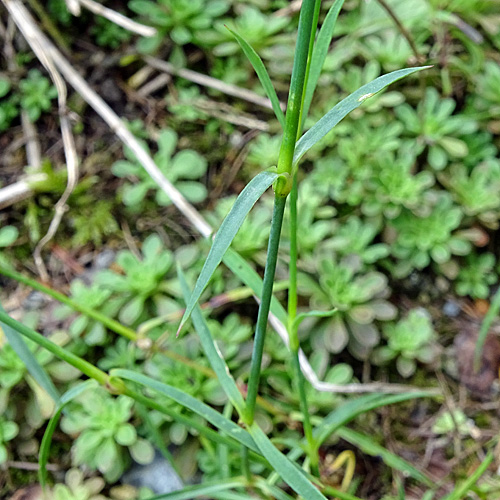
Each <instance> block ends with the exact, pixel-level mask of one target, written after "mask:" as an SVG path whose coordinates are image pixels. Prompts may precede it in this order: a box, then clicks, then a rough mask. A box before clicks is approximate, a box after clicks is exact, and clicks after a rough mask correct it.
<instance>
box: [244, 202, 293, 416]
mask: <svg viewBox="0 0 500 500" xmlns="http://www.w3.org/2000/svg"><path fill="white" fill-rule="evenodd" d="M285 204H286V197H284V196H278V195H276V196H275V198H274V209H273V218H272V220H271V234H270V235H269V244H268V247H267V260H266V267H265V270H264V279H263V283H262V296H261V301H260V305H259V313H258V315H257V326H256V330H255V339H254V345H253V353H252V364H251V366H250V379H249V382H248V390H247V399H246V408H245V419H244V420H245V423H246V424H247V425H252V423H253V419H254V414H255V401H256V399H257V391H258V388H259V379H260V368H261V364H262V353H263V351H264V340H265V337H266V329H267V319H268V316H269V308H270V306H271V297H272V294H273V283H274V274H275V271H276V262H277V260H278V248H279V244H280V236H281V226H282V225H283V213H284V212H285Z"/></svg>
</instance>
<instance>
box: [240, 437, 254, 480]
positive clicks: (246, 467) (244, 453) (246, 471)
mask: <svg viewBox="0 0 500 500" xmlns="http://www.w3.org/2000/svg"><path fill="white" fill-rule="evenodd" d="M241 472H242V474H243V476H244V477H245V479H246V480H247V482H248V484H251V483H252V474H251V472H250V462H249V460H248V448H247V447H246V446H243V445H241Z"/></svg>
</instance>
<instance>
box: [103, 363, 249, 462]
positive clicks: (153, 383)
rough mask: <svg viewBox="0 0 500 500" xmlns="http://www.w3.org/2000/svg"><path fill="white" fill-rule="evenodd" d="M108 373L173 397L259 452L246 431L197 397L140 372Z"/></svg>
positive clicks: (123, 370) (120, 370)
mask: <svg viewBox="0 0 500 500" xmlns="http://www.w3.org/2000/svg"><path fill="white" fill-rule="evenodd" d="M110 375H111V376H113V377H119V378H121V379H125V380H132V381H133V382H137V383H138V384H140V385H143V386H144V387H148V388H150V389H153V390H155V391H157V392H159V393H161V394H163V395H164V396H167V397H168V398H170V399H173V400H174V401H175V402H177V403H179V404H180V405H182V406H184V407H185V408H188V409H190V410H191V411H193V412H194V413H196V414H198V415H200V416H201V417H203V418H204V419H205V420H207V421H208V422H210V423H211V424H212V425H214V426H215V427H217V429H219V430H221V431H223V432H225V433H227V434H228V435H229V436H230V437H232V438H233V439H236V440H237V441H238V442H240V443H241V444H243V445H244V446H246V447H247V448H248V449H250V450H253V451H255V452H256V453H259V449H258V448H257V446H256V444H255V443H254V441H253V439H252V438H251V437H250V435H249V434H248V432H246V431H245V430H244V429H243V428H241V427H240V426H239V425H237V424H235V423H234V422H232V421H231V420H229V419H228V418H226V417H224V415H221V414H220V413H219V412H218V411H216V410H214V409H213V408H211V407H210V406H208V405H206V404H205V403H202V402H201V401H199V400H198V399H196V398H193V396H190V395H189V394H187V393H185V392H183V391H181V390H180V389H177V388H175V387H172V386H171V385H167V384H164V383H162V382H158V381H157V380H154V379H152V378H150V377H147V376H146V375H142V374H141V373H137V372H134V371H132V370H125V369H121V368H118V369H116V370H112V371H111V372H110Z"/></svg>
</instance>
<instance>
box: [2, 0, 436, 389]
mask: <svg viewBox="0 0 500 500" xmlns="http://www.w3.org/2000/svg"><path fill="white" fill-rule="evenodd" d="M2 2H3V3H4V4H5V5H6V6H7V8H8V9H9V12H11V15H13V17H14V16H15V19H16V18H17V21H16V23H17V22H21V23H23V22H24V23H27V24H30V25H31V27H32V29H34V30H38V28H37V27H36V26H35V23H34V20H33V18H32V17H31V15H30V14H29V12H28V11H27V10H26V9H25V8H24V6H23V5H22V4H20V3H19V0H2ZM13 6H14V7H15V8H14V9H13ZM38 31H39V30H38ZM39 37H43V38H44V40H45V44H46V45H47V47H48V49H49V52H50V54H51V57H52V59H53V61H54V63H55V65H56V66H57V67H58V69H59V71H60V72H61V73H62V74H63V75H64V76H65V78H66V80H67V81H68V82H69V83H70V84H71V85H72V86H73V87H74V89H75V90H76V91H77V92H78V93H79V94H80V95H81V96H82V97H83V98H84V99H85V100H86V101H87V103H88V104H89V105H90V106H92V108H94V110H95V111H96V112H97V113H98V114H99V115H100V116H101V117H102V118H103V120H104V121H105V122H106V123H107V124H108V125H109V127H110V128H111V129H112V130H113V131H114V132H115V133H116V135H118V137H119V138H120V139H121V140H122V142H123V143H124V144H126V145H127V146H128V147H129V148H130V149H131V150H132V151H133V152H134V154H135V155H136V157H137V159H138V161H139V162H140V163H141V165H142V166H143V167H144V169H145V170H146V171H147V172H148V174H149V175H150V176H151V177H152V179H153V180H154V181H155V182H156V183H157V184H158V185H159V187H160V188H161V189H162V190H163V191H165V193H166V194H167V196H169V197H170V199H171V200H172V202H173V203H174V205H175V206H176V207H177V208H178V209H179V210H180V211H181V212H182V213H183V214H184V215H185V217H186V218H187V219H188V220H189V221H190V222H191V223H192V224H193V226H194V227H195V228H196V229H197V230H198V231H199V233H200V234H201V235H202V236H204V237H205V238H208V237H210V235H211V234H212V232H213V229H212V228H211V227H210V225H209V224H208V223H207V222H206V221H205V220H204V219H203V217H202V216H201V215H200V214H199V213H198V212H197V211H196V210H195V209H194V208H193V207H192V206H191V205H190V204H189V203H188V202H187V201H186V200H185V198H184V197H183V196H182V195H181V194H180V193H179V192H178V191H177V189H176V188H175V187H174V186H173V185H172V184H171V183H170V182H169V181H168V180H167V179H166V178H165V177H164V176H163V174H162V173H161V172H160V170H159V169H158V167H157V166H156V165H155V163H154V161H153V160H152V159H151V157H150V156H149V155H148V153H146V151H144V150H143V149H142V148H141V146H140V144H139V143H138V141H137V139H136V138H135V137H134V136H133V135H132V134H131V133H130V132H129V131H128V129H127V128H126V127H125V125H124V124H123V122H122V121H121V120H120V118H119V117H118V116H117V115H116V114H115V113H114V111H113V110H112V109H111V108H110V107H109V106H108V105H107V104H106V103H105V102H104V100H103V99H102V98H101V97H100V96H99V95H97V94H96V93H95V92H94V91H93V90H92V89H91V88H90V87H89V86H88V85H87V83H86V82H85V81H84V80H83V78H82V77H81V76H80V75H79V74H78V73H76V71H75V70H74V69H73V68H72V67H71V65H70V64H69V63H68V62H67V61H66V59H65V58H64V57H63V56H62V55H61V53H60V52H59V51H58V50H57V49H56V48H55V47H54V45H53V44H52V43H51V42H49V41H48V40H47V39H46V37H45V36H44V35H43V34H42V33H41V32H39ZM270 322H271V324H272V325H273V327H274V329H275V330H276V331H277V332H278V334H279V335H280V337H281V338H282V340H283V341H284V342H285V343H287V341H288V335H287V333H286V332H287V331H286V328H285V326H284V325H283V324H282V323H281V322H280V321H279V320H278V319H277V318H276V317H275V316H274V315H272V314H271V315H270ZM300 365H301V368H302V371H303V372H304V374H305V376H306V377H307V379H308V380H309V382H310V383H311V385H313V387H315V389H317V390H318V391H322V392H344V391H345V392H356V393H363V392H386V393H390V392H394V393H398V392H401V391H402V390H403V391H411V390H417V389H416V388H412V387H409V386H403V387H402V386H401V385H396V386H395V387H394V388H393V389H391V384H376V387H374V386H373V385H372V384H369V385H368V386H367V385H366V384H349V386H350V387H349V388H350V389H351V390H348V388H347V386H345V385H339V384H329V383H326V382H322V381H320V380H319V379H318V378H317V376H316V374H315V372H314V370H313V368H312V367H311V365H310V364H309V361H308V360H307V358H306V356H305V354H304V353H303V351H302V350H301V351H300ZM365 387H366V389H365ZM420 390H426V391H427V389H425V388H424V389H420Z"/></svg>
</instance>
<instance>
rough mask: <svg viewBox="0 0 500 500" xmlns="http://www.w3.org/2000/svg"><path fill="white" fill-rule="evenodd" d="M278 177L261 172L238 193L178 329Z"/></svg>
mask: <svg viewBox="0 0 500 500" xmlns="http://www.w3.org/2000/svg"><path fill="white" fill-rule="evenodd" d="M277 178H278V174H276V173H273V172H261V173H260V174H258V175H257V176H256V177H254V178H253V179H252V180H251V181H250V182H249V183H248V184H247V185H246V187H245V189H243V191H242V192H241V193H240V195H239V196H238V198H237V199H236V201H235V202H234V205H233V207H232V208H231V211H230V212H229V214H227V216H226V218H225V219H224V221H223V222H222V224H221V227H220V229H219V230H218V231H217V234H216V235H215V238H214V241H213V243H212V248H211V249H210V252H209V254H208V257H207V260H206V261H205V264H204V265H203V269H202V270H201V273H200V276H199V277H198V281H197V282H196V285H195V287H194V290H193V293H192V294H191V297H190V298H189V300H188V301H187V304H186V311H185V312H184V316H183V317H182V321H181V324H180V325H179V330H178V332H177V333H179V331H180V330H181V328H182V327H183V326H184V324H185V323H186V321H187V320H188V318H189V316H190V315H191V313H192V312H193V309H194V306H195V305H196V303H197V302H198V300H199V299H200V296H201V294H202V293H203V290H205V288H206V286H207V285H208V282H209V281H210V278H211V277H212V275H213V273H214V271H215V270H216V269H217V266H218V265H219V264H220V262H221V260H222V258H223V257H224V254H225V253H226V251H227V249H228V248H229V246H230V245H231V242H232V241H233V239H234V237H235V236H236V233H237V232H238V230H239V229H240V227H241V225H242V224H243V221H244V220H245V218H246V216H247V214H248V212H250V210H251V208H252V207H253V206H254V205H255V203H256V202H257V200H258V199H259V198H260V197H261V196H262V194H263V193H264V192H265V191H266V190H267V189H268V188H269V186H271V184H272V183H273V182H274V181H275V180H276V179H277Z"/></svg>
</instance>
